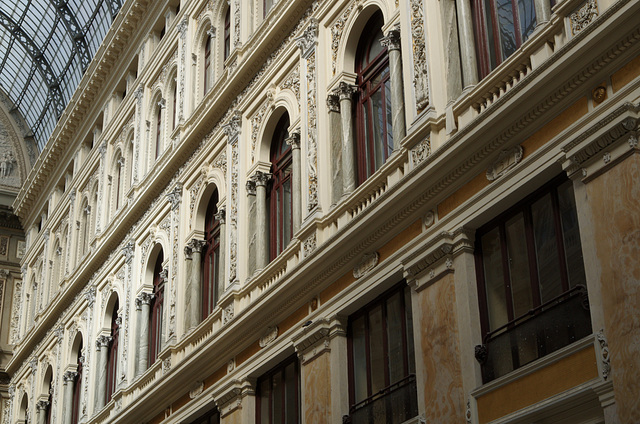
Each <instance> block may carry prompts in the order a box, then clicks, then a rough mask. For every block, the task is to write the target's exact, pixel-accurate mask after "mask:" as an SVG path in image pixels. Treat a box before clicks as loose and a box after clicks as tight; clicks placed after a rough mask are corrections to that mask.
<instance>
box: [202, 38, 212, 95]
mask: <svg viewBox="0 0 640 424" xmlns="http://www.w3.org/2000/svg"><path fill="white" fill-rule="evenodd" d="M203 68H204V75H203V79H204V82H203V86H204V94H205V95H206V94H207V91H209V87H210V85H211V76H210V75H211V36H210V35H209V36H207V41H205V43H204V67H203Z"/></svg>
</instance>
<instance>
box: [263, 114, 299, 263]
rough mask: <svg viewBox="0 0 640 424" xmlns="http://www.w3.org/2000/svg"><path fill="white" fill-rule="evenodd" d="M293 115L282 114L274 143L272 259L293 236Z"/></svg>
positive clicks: (271, 209)
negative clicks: (291, 139)
mask: <svg viewBox="0 0 640 424" xmlns="http://www.w3.org/2000/svg"><path fill="white" fill-rule="evenodd" d="M288 128H289V114H287V113H285V114H284V115H282V117H281V118H280V120H279V121H278V123H277V124H276V129H275V131H274V132H273V139H272V141H271V174H272V179H271V184H270V189H269V190H268V193H269V194H268V196H269V198H268V199H267V201H268V202H269V206H270V207H269V212H270V217H269V221H270V223H271V224H270V225H271V227H270V259H271V260H273V259H274V258H275V257H276V256H278V254H280V252H282V251H283V250H284V249H286V247H287V246H288V245H289V241H291V235H292V233H293V223H292V219H291V217H292V215H293V210H292V208H293V202H292V199H291V172H292V169H293V164H292V158H291V147H290V146H289V145H287V143H286V139H287V138H289V131H288Z"/></svg>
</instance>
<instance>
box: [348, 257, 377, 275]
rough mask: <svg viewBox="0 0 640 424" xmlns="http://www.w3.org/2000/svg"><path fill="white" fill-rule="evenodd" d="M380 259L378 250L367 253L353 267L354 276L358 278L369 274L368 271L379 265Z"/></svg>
mask: <svg viewBox="0 0 640 424" xmlns="http://www.w3.org/2000/svg"><path fill="white" fill-rule="evenodd" d="M378 259H380V255H378V252H373V253H367V254H365V255H364V256H363V257H362V259H361V260H360V263H359V264H358V265H356V267H355V268H354V269H353V277H354V278H356V279H358V278H360V277H362V276H364V275H365V274H367V272H369V271H371V270H372V269H373V268H375V266H376V265H378Z"/></svg>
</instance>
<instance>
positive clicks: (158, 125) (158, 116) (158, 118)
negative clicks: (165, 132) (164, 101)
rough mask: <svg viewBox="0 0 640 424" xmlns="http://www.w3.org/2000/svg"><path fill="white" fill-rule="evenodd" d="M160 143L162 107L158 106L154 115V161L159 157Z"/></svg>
mask: <svg viewBox="0 0 640 424" xmlns="http://www.w3.org/2000/svg"><path fill="white" fill-rule="evenodd" d="M161 142H162V106H160V105H158V112H157V114H156V159H158V158H159V157H160V144H161Z"/></svg>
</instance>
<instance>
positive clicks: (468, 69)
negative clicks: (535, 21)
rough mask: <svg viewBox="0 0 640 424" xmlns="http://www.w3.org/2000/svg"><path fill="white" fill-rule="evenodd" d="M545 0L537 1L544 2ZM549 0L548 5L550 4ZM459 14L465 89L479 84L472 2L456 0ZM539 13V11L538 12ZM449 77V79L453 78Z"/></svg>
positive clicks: (469, 0) (538, 0)
mask: <svg viewBox="0 0 640 424" xmlns="http://www.w3.org/2000/svg"><path fill="white" fill-rule="evenodd" d="M544 1H545V0H536V3H538V2H544ZM548 3H549V2H548V0H547V4H548ZM456 11H457V13H458V33H459V40H460V58H461V59H462V80H463V86H464V89H467V88H468V87H470V86H473V85H476V84H477V83H478V69H477V67H476V47H475V43H474V40H475V35H474V33H473V15H472V14H471V0H456ZM536 12H537V10H536ZM453 77H454V76H453V75H449V78H453Z"/></svg>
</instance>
